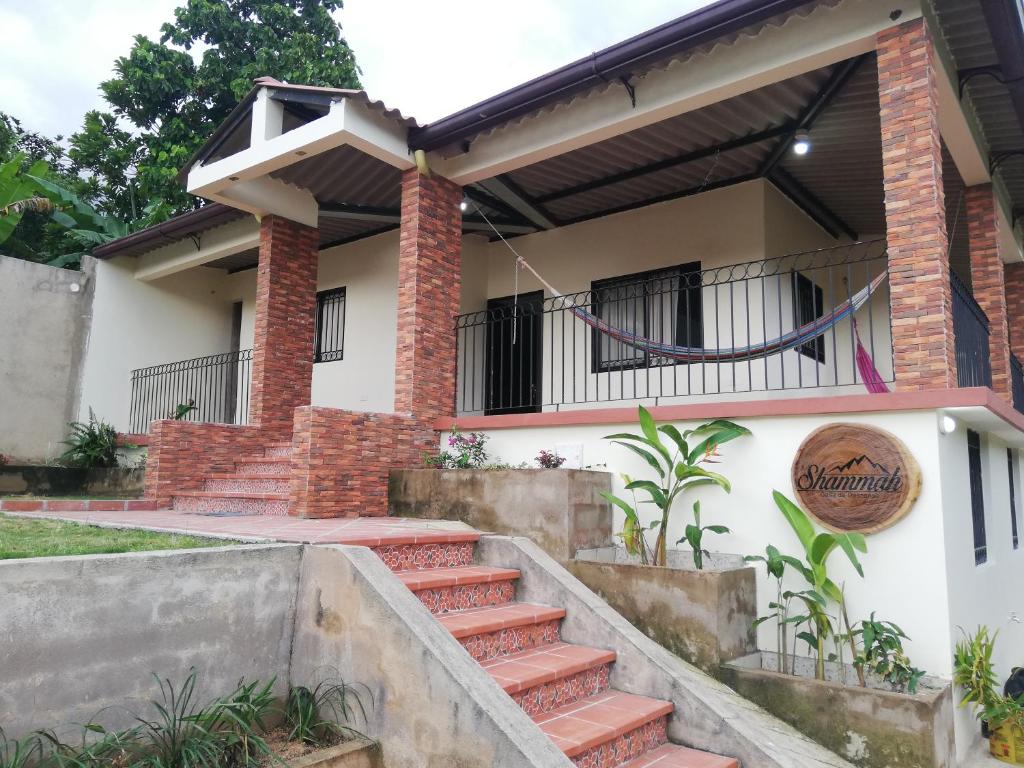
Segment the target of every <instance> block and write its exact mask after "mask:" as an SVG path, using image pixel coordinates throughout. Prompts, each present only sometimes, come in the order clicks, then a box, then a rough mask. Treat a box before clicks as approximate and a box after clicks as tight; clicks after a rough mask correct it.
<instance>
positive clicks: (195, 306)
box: [80, 256, 231, 432]
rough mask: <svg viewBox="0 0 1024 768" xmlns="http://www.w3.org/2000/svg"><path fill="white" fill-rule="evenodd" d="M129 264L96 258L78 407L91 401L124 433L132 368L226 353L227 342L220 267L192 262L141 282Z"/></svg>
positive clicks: (227, 308)
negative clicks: (188, 266) (172, 272)
mask: <svg viewBox="0 0 1024 768" xmlns="http://www.w3.org/2000/svg"><path fill="white" fill-rule="evenodd" d="M135 266H136V263H135V259H133V258H131V257H126V256H123V257H117V258H114V259H110V260H109V261H97V263H96V287H95V298H94V302H93V319H92V329H91V331H90V333H89V339H88V342H87V346H86V356H85V368H84V373H83V377H82V395H81V408H80V417H81V418H85V417H87V415H88V409H89V408H90V407H91V408H92V409H93V410H94V411H95V412H96V415H97V416H98V417H100V418H102V419H105V420H106V421H109V422H110V423H112V424H113V425H114V426H115V427H116V428H117V429H118V430H119V431H125V432H127V431H128V430H129V418H128V417H129V408H130V400H131V371H132V369H135V368H145V367H148V366H151V365H158V364H162V363H170V362H175V361H178V360H187V359H190V358H194V357H202V356H205V355H212V354H217V353H220V352H227V351H228V349H229V347H230V340H231V298H230V296H229V295H228V293H227V291H226V290H225V284H224V273H223V272H222V271H220V270H215V269H207V268H205V267H198V268H195V269H191V270H188V271H185V272H180V273H178V274H175V275H171V276H169V277H164V278H160V279H158V280H154V281H152V282H142V281H139V280H136V279H135V277H134V271H135Z"/></svg>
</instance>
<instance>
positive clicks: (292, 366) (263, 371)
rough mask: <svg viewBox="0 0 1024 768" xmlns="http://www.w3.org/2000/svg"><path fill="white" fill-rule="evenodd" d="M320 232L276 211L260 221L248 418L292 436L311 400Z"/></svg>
mask: <svg viewBox="0 0 1024 768" xmlns="http://www.w3.org/2000/svg"><path fill="white" fill-rule="evenodd" d="M319 242H320V241H319V235H318V232H317V230H316V229H314V228H313V227H307V226H305V225H304V224H298V223H296V222H294V221H290V220H288V219H284V218H281V217H279V216H265V217H264V218H263V220H262V222H261V223H260V261H259V268H258V270H257V273H256V328H255V336H254V341H253V353H252V390H251V399H250V403H251V406H250V421H251V422H252V423H253V424H257V425H259V426H260V427H262V428H263V429H265V430H268V431H269V432H270V433H271V435H272V436H273V437H282V438H290V437H291V434H292V422H293V419H294V410H295V408H296V407H298V406H300V405H309V403H310V390H311V388H312V378H313V336H314V332H315V325H316V321H315V314H316V273H317V260H318V255H319Z"/></svg>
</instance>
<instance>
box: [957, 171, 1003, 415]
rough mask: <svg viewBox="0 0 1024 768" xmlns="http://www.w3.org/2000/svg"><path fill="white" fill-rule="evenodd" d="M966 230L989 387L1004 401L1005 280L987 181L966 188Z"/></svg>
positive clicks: (994, 215)
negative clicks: (984, 322) (984, 329)
mask: <svg viewBox="0 0 1024 768" xmlns="http://www.w3.org/2000/svg"><path fill="white" fill-rule="evenodd" d="M966 198H967V233H968V236H969V240H970V253H971V287H972V289H973V292H974V298H975V300H976V301H977V302H978V304H979V305H980V306H981V308H982V309H983V310H985V314H986V315H988V323H989V337H988V345H989V350H990V357H991V359H992V389H994V390H995V391H996V393H998V394H999V395H1001V396H1002V397H1004V398H1005V399H1006V400H1007V401H1011V400H1012V399H1013V396H1012V394H1011V392H1010V342H1009V338H1008V337H1009V334H1008V328H1007V321H1006V281H1005V278H1004V275H1003V261H1002V259H1000V258H999V224H998V221H997V219H996V200H995V194H994V192H993V190H992V185H991V184H978V185H976V186H973V187H968V188H967V194H966Z"/></svg>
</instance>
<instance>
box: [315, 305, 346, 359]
mask: <svg viewBox="0 0 1024 768" xmlns="http://www.w3.org/2000/svg"><path fill="white" fill-rule="evenodd" d="M344 356H345V289H344V288H332V289H331V290H329V291H320V292H319V293H317V295H316V349H315V351H314V353H313V362H314V363H328V362H330V361H332V360H341V359H343V358H344Z"/></svg>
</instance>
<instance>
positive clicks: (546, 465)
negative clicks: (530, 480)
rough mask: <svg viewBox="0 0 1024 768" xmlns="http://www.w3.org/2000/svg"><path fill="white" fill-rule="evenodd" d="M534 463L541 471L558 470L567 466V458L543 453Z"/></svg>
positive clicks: (548, 452)
mask: <svg viewBox="0 0 1024 768" xmlns="http://www.w3.org/2000/svg"><path fill="white" fill-rule="evenodd" d="M534 461H535V462H537V465H538V466H539V467H540V468H541V469H558V468H559V467H560V466H562V465H563V464H565V457H564V456H559V455H558V454H557V453H552V452H551V451H541V452H540V453H538V454H537V458H535V459H534Z"/></svg>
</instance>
